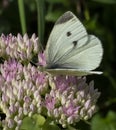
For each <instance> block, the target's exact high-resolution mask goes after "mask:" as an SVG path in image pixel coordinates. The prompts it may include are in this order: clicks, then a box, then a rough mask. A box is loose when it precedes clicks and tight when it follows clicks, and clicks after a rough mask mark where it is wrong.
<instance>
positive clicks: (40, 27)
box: [36, 0, 45, 43]
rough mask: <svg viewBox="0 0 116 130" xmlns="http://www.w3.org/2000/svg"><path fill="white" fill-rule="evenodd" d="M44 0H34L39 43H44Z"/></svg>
mask: <svg viewBox="0 0 116 130" xmlns="http://www.w3.org/2000/svg"><path fill="white" fill-rule="evenodd" d="M44 2H45V1H44V0H36V4H37V15H38V16H37V18H38V36H39V39H40V41H41V43H43V42H44V26H45V18H44Z"/></svg>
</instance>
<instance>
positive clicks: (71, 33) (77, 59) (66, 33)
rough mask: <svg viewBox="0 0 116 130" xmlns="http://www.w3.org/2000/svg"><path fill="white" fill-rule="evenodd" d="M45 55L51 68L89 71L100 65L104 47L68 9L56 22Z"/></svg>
mask: <svg viewBox="0 0 116 130" xmlns="http://www.w3.org/2000/svg"><path fill="white" fill-rule="evenodd" d="M45 55H46V61H47V68H49V69H52V68H61V71H62V70H63V69H64V70H65V69H66V68H68V69H75V71H86V72H89V71H90V70H93V69H95V68H96V67H98V66H99V64H100V62H101V58H102V55H103V49H102V46H101V42H100V40H99V39H98V38H97V37H95V36H93V35H88V34H87V32H86V29H85V28H84V26H83V25H82V24H81V22H80V21H79V20H78V19H77V17H76V16H75V15H74V14H73V13H72V12H70V11H68V12H66V13H65V14H63V15H62V16H61V17H60V18H59V19H58V20H57V22H56V23H55V26H54V28H53V30H52V32H51V34H50V37H49V39H48V43H47V47H46V50H45ZM54 71H57V70H56V69H54ZM58 71H60V70H58Z"/></svg>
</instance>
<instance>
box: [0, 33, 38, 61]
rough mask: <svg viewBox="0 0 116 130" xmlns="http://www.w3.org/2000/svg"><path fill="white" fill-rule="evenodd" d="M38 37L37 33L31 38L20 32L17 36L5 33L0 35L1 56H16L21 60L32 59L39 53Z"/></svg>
mask: <svg viewBox="0 0 116 130" xmlns="http://www.w3.org/2000/svg"><path fill="white" fill-rule="evenodd" d="M38 51H39V46H38V38H37V37H36V36H35V34H33V35H32V37H31V38H29V37H28V35H27V34H25V35H24V36H23V37H22V36H21V35H20V34H18V35H17V37H16V36H13V35H12V34H9V35H7V36H5V35H4V34H2V35H1V37H0V57H3V58H4V59H6V58H16V59H18V60H19V61H20V60H21V61H31V60H32V58H33V57H34V56H35V55H36V54H38Z"/></svg>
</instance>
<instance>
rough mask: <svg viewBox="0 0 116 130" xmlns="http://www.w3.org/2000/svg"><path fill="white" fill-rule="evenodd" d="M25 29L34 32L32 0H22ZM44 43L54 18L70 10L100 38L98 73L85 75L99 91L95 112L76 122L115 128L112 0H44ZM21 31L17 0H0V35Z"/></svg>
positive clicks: (115, 1) (94, 128) (115, 14)
mask: <svg viewBox="0 0 116 130" xmlns="http://www.w3.org/2000/svg"><path fill="white" fill-rule="evenodd" d="M24 4H25V14H26V26H27V33H28V35H29V36H31V35H32V34H33V33H36V34H37V10H36V2H35V1H34V0H24ZM43 8H44V12H45V13H44V16H45V33H44V42H43V46H44V47H45V45H46V42H47V39H48V37H49V33H50V31H51V29H52V27H53V25H54V22H55V21H56V20H57V18H58V17H59V16H60V15H62V14H63V13H64V12H66V11H68V10H70V11H72V12H73V13H74V14H75V15H77V17H78V18H79V19H80V20H81V21H82V23H83V24H84V25H85V27H86V29H87V31H88V33H90V34H94V35H96V36H97V37H99V39H100V40H101V41H102V45H103V48H104V56H103V60H102V63H101V65H100V67H99V68H98V69H97V70H100V71H103V72H104V73H103V75H100V76H93V75H92V76H88V77H87V80H88V82H89V81H90V80H94V81H95V88H98V90H99V91H100V92H101V96H100V98H99V101H98V103H97V104H98V112H97V113H96V114H95V115H94V116H93V118H92V119H91V120H90V122H91V124H90V125H88V124H87V123H83V122H80V123H79V124H78V128H80V129H82V130H85V129H86V130H90V129H91V130H98V129H99V130H116V42H115V41H116V0H45V5H44V7H43ZM2 33H4V34H5V35H7V34H9V33H12V34H13V35H17V33H21V34H22V32H21V25H20V17H19V10H18V3H17V0H0V35H1V34H2Z"/></svg>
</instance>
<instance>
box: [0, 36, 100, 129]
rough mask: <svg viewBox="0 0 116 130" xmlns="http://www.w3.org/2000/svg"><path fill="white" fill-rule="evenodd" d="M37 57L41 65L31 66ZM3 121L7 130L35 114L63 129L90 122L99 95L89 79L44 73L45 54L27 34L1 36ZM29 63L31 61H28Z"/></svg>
mask: <svg viewBox="0 0 116 130" xmlns="http://www.w3.org/2000/svg"><path fill="white" fill-rule="evenodd" d="M36 54H37V55H38V59H39V61H38V63H39V65H38V66H37V67H36V66H34V65H32V64H31V63H30V61H31V60H32V58H33V56H35V55H36ZM0 57H2V58H4V59H5V61H3V62H2V63H1V64H0V110H1V111H2V112H3V113H4V114H5V115H6V117H5V118H4V119H3V120H2V121H0V123H1V124H2V127H3V129H4V130H9V129H14V130H18V129H20V126H21V124H22V121H23V119H24V118H25V117H31V116H33V115H34V114H40V115H42V116H44V115H46V117H50V118H51V119H52V120H53V122H54V123H56V124H59V125H61V126H62V127H63V128H65V127H67V126H68V125H73V124H76V123H77V122H79V121H80V120H87V119H89V118H91V117H92V115H93V114H94V113H95V112H96V102H97V99H98V98H99V96H100V92H98V90H97V89H94V82H93V81H91V82H90V83H89V84H88V83H87V82H86V77H76V76H61V75H58V76H53V75H51V74H48V73H46V72H44V71H41V70H42V69H41V66H42V67H44V66H46V59H45V54H44V53H40V52H39V49H38V38H36V37H35V35H32V37H31V38H29V37H28V36H27V34H25V35H24V36H23V37H22V36H21V35H20V34H18V35H17V37H16V36H13V35H11V34H9V35H8V36H5V35H2V36H1V37H0ZM27 61H28V62H27Z"/></svg>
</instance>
